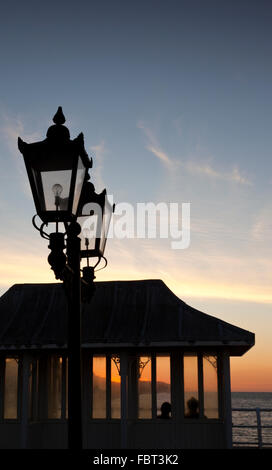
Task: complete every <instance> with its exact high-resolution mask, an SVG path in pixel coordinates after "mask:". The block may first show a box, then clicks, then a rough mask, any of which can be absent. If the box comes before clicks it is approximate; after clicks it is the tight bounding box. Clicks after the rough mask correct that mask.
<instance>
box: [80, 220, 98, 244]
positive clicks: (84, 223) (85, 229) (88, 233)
mask: <svg viewBox="0 0 272 470" xmlns="http://www.w3.org/2000/svg"><path fill="white" fill-rule="evenodd" d="M78 221H79V223H80V226H81V233H80V235H79V237H80V243H81V245H80V249H81V250H94V249H95V242H96V231H97V216H96V215H89V216H84V217H80V219H78Z"/></svg>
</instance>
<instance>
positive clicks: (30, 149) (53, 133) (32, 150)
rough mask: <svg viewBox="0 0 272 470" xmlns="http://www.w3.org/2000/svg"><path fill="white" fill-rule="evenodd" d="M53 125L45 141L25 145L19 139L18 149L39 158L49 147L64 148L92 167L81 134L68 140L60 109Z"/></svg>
mask: <svg viewBox="0 0 272 470" xmlns="http://www.w3.org/2000/svg"><path fill="white" fill-rule="evenodd" d="M53 122H54V124H53V125H52V126H50V127H49V129H48V130H47V133H46V139H44V140H42V141H39V142H32V143H27V142H24V141H23V140H22V139H21V138H20V137H19V138H18V147H19V150H20V152H21V153H22V154H23V155H36V156H37V158H39V153H43V152H44V151H45V150H46V149H48V148H49V147H60V146H61V147H65V149H67V150H68V149H69V151H72V152H73V153H77V154H78V155H79V156H80V157H81V158H82V161H83V163H84V165H85V166H86V168H91V167H92V159H89V157H88V154H87V152H86V150H85V147H84V136H83V133H82V132H81V133H80V134H79V135H78V136H77V137H76V138H75V139H73V140H71V139H70V132H69V129H68V128H67V127H66V126H64V125H63V124H64V123H65V117H64V114H63V112H62V107H61V106H59V107H58V110H57V112H56V114H55V115H54V117H53Z"/></svg>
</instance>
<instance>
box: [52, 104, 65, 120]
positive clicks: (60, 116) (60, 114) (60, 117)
mask: <svg viewBox="0 0 272 470" xmlns="http://www.w3.org/2000/svg"><path fill="white" fill-rule="evenodd" d="M65 120H66V119H65V117H64V114H63V112H62V107H61V106H59V107H58V110H57V112H56V114H55V116H54V117H53V122H54V123H55V124H64V123H65Z"/></svg>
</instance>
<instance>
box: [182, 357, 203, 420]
mask: <svg viewBox="0 0 272 470" xmlns="http://www.w3.org/2000/svg"><path fill="white" fill-rule="evenodd" d="M183 373H184V415H185V418H199V390H198V388H199V387H198V357H197V355H196V354H194V355H191V356H184V358H183Z"/></svg>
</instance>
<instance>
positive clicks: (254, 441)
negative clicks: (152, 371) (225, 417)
mask: <svg viewBox="0 0 272 470" xmlns="http://www.w3.org/2000/svg"><path fill="white" fill-rule="evenodd" d="M231 398H232V408H242V409H246V408H247V409H254V410H255V409H256V408H260V410H262V409H270V410H271V411H261V413H260V417H261V425H262V429H261V438H262V447H264V448H269V447H270V448H272V393H270V392H232V394H231ZM232 425H233V431H232V438H233V447H235V446H238V447H247V446H248V447H254V446H256V447H258V431H257V427H248V428H247V427H243V428H235V425H236V426H257V415H256V412H255V411H235V412H234V411H233V413H232ZM263 426H271V428H266V427H263ZM235 442H245V443H247V444H239V445H236V444H235Z"/></svg>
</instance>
